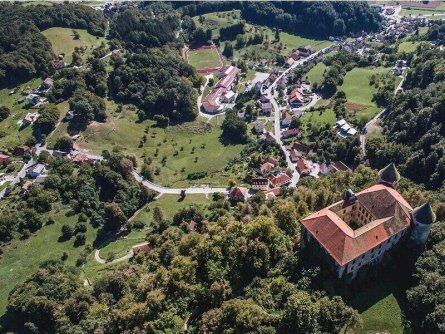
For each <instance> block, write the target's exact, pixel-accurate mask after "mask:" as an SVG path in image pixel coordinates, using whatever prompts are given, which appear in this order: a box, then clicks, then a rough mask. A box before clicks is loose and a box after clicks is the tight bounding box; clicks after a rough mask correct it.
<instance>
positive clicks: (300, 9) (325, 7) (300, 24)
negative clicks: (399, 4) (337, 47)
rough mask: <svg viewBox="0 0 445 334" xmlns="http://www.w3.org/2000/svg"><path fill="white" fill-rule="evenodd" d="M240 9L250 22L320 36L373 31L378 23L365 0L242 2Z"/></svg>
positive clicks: (374, 12)
mask: <svg viewBox="0 0 445 334" xmlns="http://www.w3.org/2000/svg"><path fill="white" fill-rule="evenodd" d="M241 12H242V16H243V18H244V19H246V20H247V21H249V22H253V23H256V24H262V25H268V26H273V27H277V28H280V29H283V30H284V31H287V32H291V33H306V34H310V35H317V36H320V37H325V36H329V35H344V34H348V33H351V32H359V31H362V30H365V31H375V30H377V29H378V28H379V26H380V23H381V18H380V16H379V15H378V14H377V12H376V11H375V10H374V9H372V8H370V7H369V6H368V4H366V3H365V2H361V3H359V2H304V1H303V2H301V1H283V2H243V3H242V9H241Z"/></svg>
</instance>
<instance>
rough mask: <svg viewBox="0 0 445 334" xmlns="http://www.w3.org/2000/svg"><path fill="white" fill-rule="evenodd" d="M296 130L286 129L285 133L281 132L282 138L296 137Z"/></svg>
mask: <svg viewBox="0 0 445 334" xmlns="http://www.w3.org/2000/svg"><path fill="white" fill-rule="evenodd" d="M298 132H299V131H298V129H287V130H285V131H283V137H284V138H288V137H293V136H296V135H298Z"/></svg>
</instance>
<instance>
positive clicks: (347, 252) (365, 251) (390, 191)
mask: <svg viewBox="0 0 445 334" xmlns="http://www.w3.org/2000/svg"><path fill="white" fill-rule="evenodd" d="M399 178H400V176H399V175H398V173H397V171H396V170H395V167H394V165H388V166H387V167H385V168H384V169H382V170H381V171H380V172H379V181H378V184H376V185H374V186H372V187H370V188H367V189H365V190H363V191H361V192H359V193H357V194H354V192H353V191H352V190H351V189H349V190H348V191H347V192H346V193H345V196H344V199H343V200H341V201H339V202H337V203H334V204H332V205H330V206H328V207H326V208H324V209H322V210H320V211H318V212H315V213H313V214H311V215H310V216H308V217H306V218H304V219H303V220H302V221H301V224H302V228H301V242H302V247H303V248H307V247H308V248H310V251H311V253H312V254H319V255H320V257H324V258H325V259H326V258H327V259H328V261H327V262H326V261H322V262H324V263H331V264H333V268H335V273H336V275H337V277H339V278H342V277H345V278H346V279H347V280H352V279H354V278H355V277H356V275H357V273H358V271H359V270H360V269H361V268H362V267H364V266H365V265H371V264H372V265H373V264H378V263H380V262H381V260H382V258H383V257H384V255H385V253H386V252H387V251H389V250H390V249H391V248H393V247H394V246H395V245H396V244H397V243H398V242H399V241H400V240H401V239H402V237H403V236H405V235H406V234H408V233H409V232H411V234H412V235H411V239H412V241H413V242H414V243H415V244H423V243H425V242H426V239H427V237H428V234H429V231H430V228H431V224H432V223H433V222H434V221H435V216H434V213H433V212H432V210H431V206H430V205H429V204H428V203H426V204H424V205H423V206H421V207H419V208H417V209H414V210H413V208H412V207H411V206H410V204H409V203H408V202H407V201H406V200H405V199H404V198H403V197H402V196H401V195H400V194H399V193H398V192H397V190H396V189H395V187H396V186H397V183H398V179H399ZM410 228H411V229H410ZM320 250H321V252H320ZM328 267H329V266H328Z"/></svg>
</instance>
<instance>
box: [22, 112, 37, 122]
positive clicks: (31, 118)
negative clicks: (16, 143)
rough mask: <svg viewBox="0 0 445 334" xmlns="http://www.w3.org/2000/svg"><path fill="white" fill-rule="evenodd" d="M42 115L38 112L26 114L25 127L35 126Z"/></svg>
mask: <svg viewBox="0 0 445 334" xmlns="http://www.w3.org/2000/svg"><path fill="white" fill-rule="evenodd" d="M39 116H40V114H39V113H38V112H29V113H27V114H26V116H25V118H24V119H23V120H22V124H23V125H31V124H33V123H34V122H35V121H36V120H37V118H39Z"/></svg>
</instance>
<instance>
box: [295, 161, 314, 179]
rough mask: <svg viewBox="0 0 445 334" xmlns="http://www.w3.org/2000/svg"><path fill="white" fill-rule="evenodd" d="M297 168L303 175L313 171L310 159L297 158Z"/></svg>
mask: <svg viewBox="0 0 445 334" xmlns="http://www.w3.org/2000/svg"><path fill="white" fill-rule="evenodd" d="M295 163H296V165H297V170H298V173H300V175H301V176H308V175H310V173H311V164H310V163H309V161H307V160H306V159H303V158H298V159H297V160H296V162H295Z"/></svg>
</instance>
